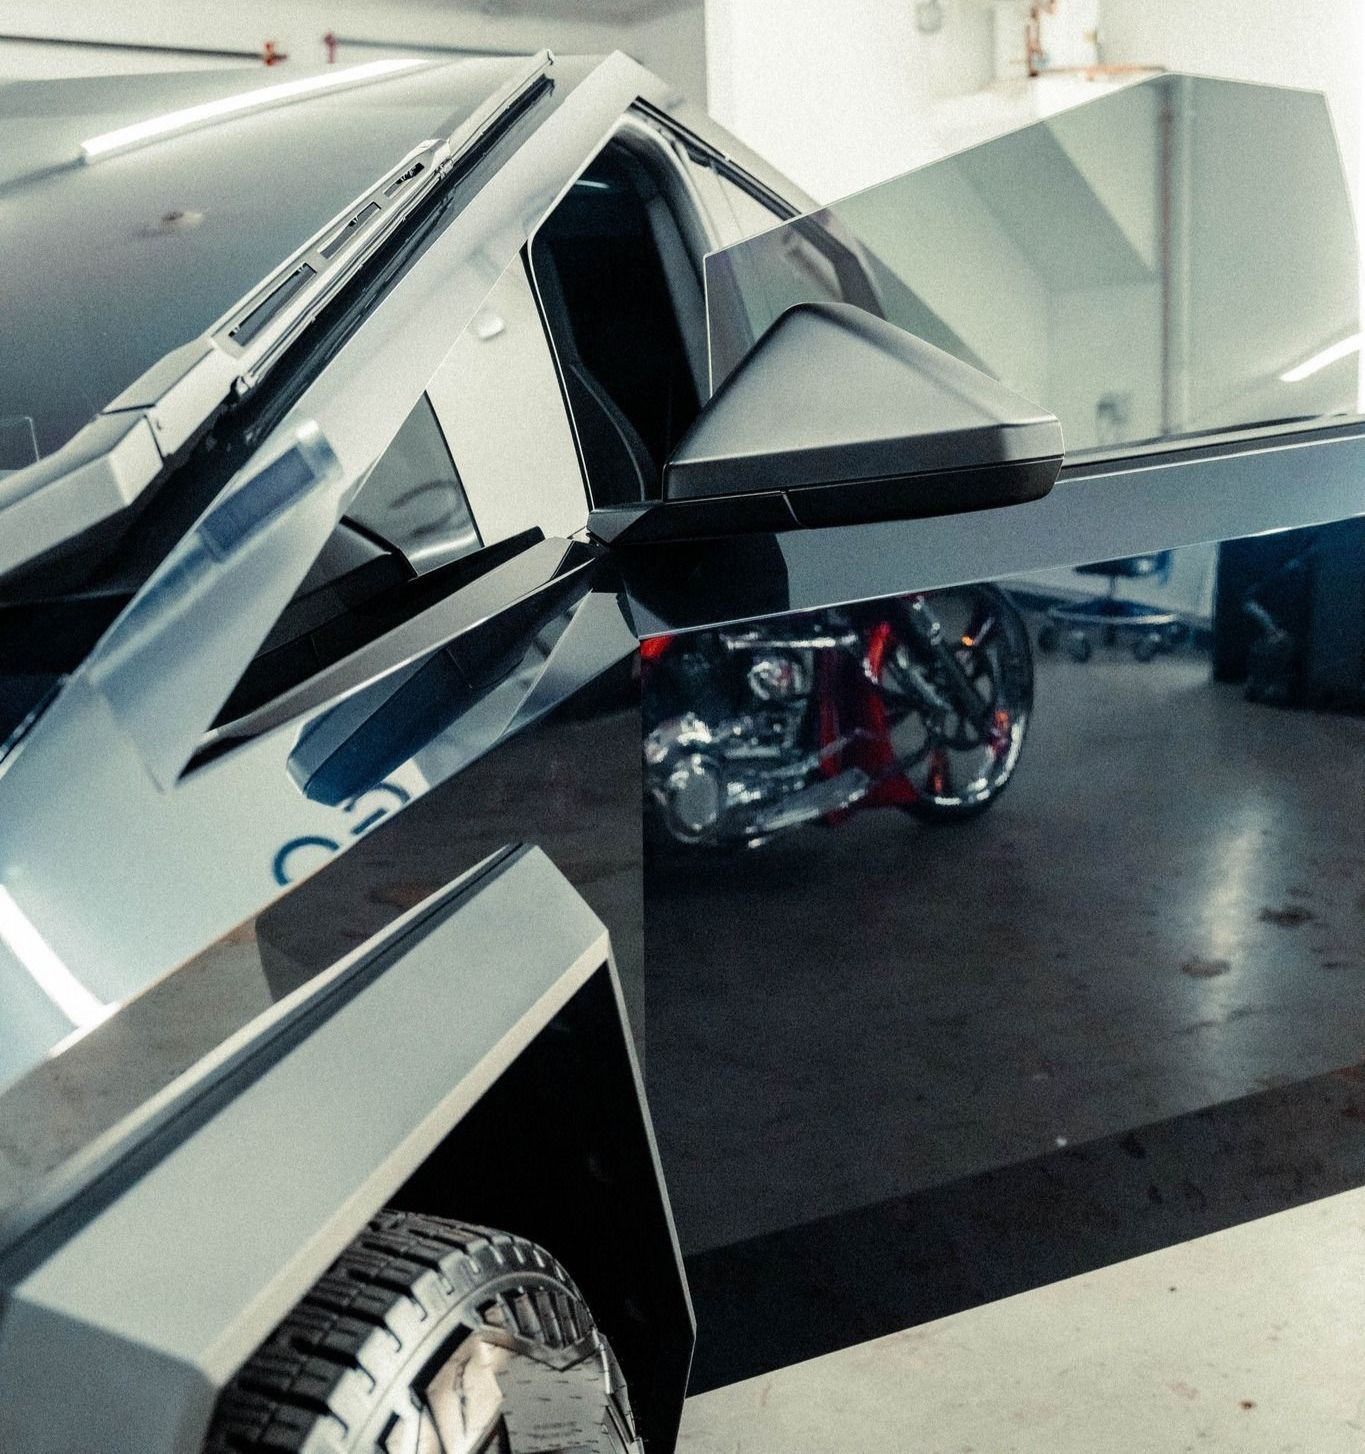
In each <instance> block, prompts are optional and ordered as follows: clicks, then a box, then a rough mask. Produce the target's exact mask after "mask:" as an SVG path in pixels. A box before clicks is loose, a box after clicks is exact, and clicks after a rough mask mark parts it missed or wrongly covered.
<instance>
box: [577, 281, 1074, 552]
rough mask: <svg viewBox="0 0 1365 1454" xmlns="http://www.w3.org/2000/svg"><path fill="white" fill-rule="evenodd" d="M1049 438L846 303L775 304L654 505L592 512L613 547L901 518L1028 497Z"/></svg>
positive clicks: (971, 372)
mask: <svg viewBox="0 0 1365 1454" xmlns="http://www.w3.org/2000/svg"><path fill="white" fill-rule="evenodd" d="M1061 465H1062V427H1061V425H1060V424H1059V423H1058V421H1057V419H1056V417H1055V416H1054V415H1052V414H1049V413H1047V412H1046V410H1043V409H1039V408H1038V407H1037V406H1036V405H1034V404H1030V403H1029V402H1028V401H1027V400H1025V399H1022V398H1020V397H1019V395H1018V394H1015V393H1014V392H1012V391H1011V390H1010V389H1007V388H1006V387H1005V386H1004V385H1003V384H1001V383H998V382H997V381H996V380H995V379H992V378H990V377H989V376H988V375H986V374H983V373H981V372H980V371H979V370H977V369H974V368H972V366H971V365H970V364H966V363H963V362H962V360H961V359H958V358H954V357H953V356H952V355H951V354H948V353H945V352H944V351H943V350H942V349H939V348H935V347H934V346H933V345H932V344H929V343H925V342H924V341H923V340H922V339H919V338H916V337H915V336H914V335H913V334H910V333H907V332H905V330H904V329H901V328H897V327H896V325H895V324H893V323H887V322H886V321H885V320H883V319H881V318H876V317H874V316H873V315H872V314H870V313H867V312H864V311H863V310H862V309H860V308H855V307H852V306H850V305H849V304H846V303H800V304H798V305H796V306H795V307H793V308H789V309H788V310H787V311H786V312H785V313H783V314H782V316H781V317H780V318H778V320H777V322H776V323H774V324H773V325H772V327H771V328H770V329H769V330H768V331H767V333H765V334H764V335H763V336H762V338H760V339H759V340H758V342H757V343H756V344H755V345H754V347H753V348H752V349H751V350H750V352H749V353H748V355H747V356H746V357H745V358H744V360H743V361H742V362H741V363H740V365H739V366H738V367H737V368H736V369H735V371H734V372H733V373H732V374H731V375H730V377H729V378H728V379H726V381H725V382H724V384H722V385H721V387H720V388H719V389H718V390H717V391H716V393H715V395H714V396H713V397H712V398H711V400H710V401H709V402H708V403H707V404H706V406H705V407H704V408H703V409H702V411H701V414H700V415H699V416H698V418H697V419H696V421H695V422H694V423H693V425H692V427H691V428H690V429H689V430H688V431H687V433H686V434H685V435H684V436H683V438H682V440H681V441H680V442H679V444H678V447H677V449H676V450H675V451H674V453H673V456H672V458H671V459H670V460H669V461H668V463H667V464H666V465H665V466H664V472H663V490H662V498H661V499H659V500H655V501H643V502H641V503H640V504H639V505H631V506H624V507H615V508H612V509H606V510H595V511H594V512H593V514H592V517H591V519H590V522H589V524H590V527H591V528H592V530H593V531H594V533H595V534H597V535H598V536H599V537H600V538H602V539H604V540H614V541H619V542H621V543H623V544H630V543H636V542H641V543H643V542H645V541H656V540H696V539H703V538H706V537H708V536H719V535H735V534H742V533H750V532H766V531H779V530H796V529H801V528H808V527H815V526H828V525H852V524H866V523H869V522H872V521H878V520H911V519H921V518H923V517H925V516H929V515H946V514H953V513H956V512H959V511H966V510H984V509H987V508H990V507H993V506H1000V505H1014V504H1020V503H1022V502H1024V501H1027V500H1036V499H1038V498H1040V497H1041V496H1043V495H1046V494H1047V492H1048V491H1049V490H1050V489H1051V488H1052V485H1053V482H1054V481H1055V480H1056V478H1057V473H1058V471H1059V470H1060V469H1061Z"/></svg>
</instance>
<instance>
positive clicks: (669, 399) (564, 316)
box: [530, 132, 713, 506]
mask: <svg viewBox="0 0 1365 1454" xmlns="http://www.w3.org/2000/svg"><path fill="white" fill-rule="evenodd" d="M711 245H713V244H711V243H710V241H709V239H707V238H706V237H705V235H704V234H703V232H702V229H701V222H700V218H699V216H698V213H697V211H696V209H695V208H694V207H692V206H691V205H689V204H688V202H687V200H686V198H685V196H684V195H683V184H682V181H681V178H680V177H679V176H678V175H677V174H676V173H675V172H674V171H673V170H672V168H671V167H670V166H669V165H668V164H667V162H666V161H665V159H664V158H663V157H661V156H660V155H659V153H658V145H657V143H655V144H653V145H652V146H651V144H650V143H649V141H647V140H645V139H644V138H639V137H636V136H634V135H632V134H630V133H628V132H627V133H623V134H622V135H620V136H618V137H617V138H616V139H615V140H613V141H612V142H611V143H610V144H609V145H608V146H607V147H606V148H605V149H604V150H603V151H602V152H601V153H600V155H599V156H598V157H597V158H596V159H595V160H594V161H593V162H592V164H591V165H590V166H589V167H588V169H587V171H585V172H584V173H583V175H582V176H581V177H579V179H578V180H577V181H576V182H575V183H574V185H573V186H572V187H571V188H570V189H569V191H568V193H567V194H566V195H565V197H564V199H563V200H562V201H561V202H560V204H559V205H558V206H557V207H556V208H555V210H554V211H553V212H552V213H551V214H550V216H549V217H548V218H547V219H546V221H545V222H544V223H543V224H542V226H541V228H540V230H539V232H537V234H536V236H535V238H534V240H533V242H532V245H531V252H530V258H531V271H532V275H533V277H534V280H535V284H536V289H537V292H538V293H539V297H540V303H541V307H542V309H543V310H544V313H545V317H546V321H547V324H548V326H549V330H550V334H551V337H552V338H553V340H554V345H555V349H556V352H557V355H558V359H559V367H560V372H561V376H562V378H563V380H564V387H565V390H566V393H567V395H568V399H569V404H570V408H571V410H572V413H573V418H574V423H575V426H576V428H577V431H578V440H579V448H580V450H581V452H582V456H583V463H584V467H585V472H586V474H587V478H588V482H589V491H590V493H591V495H592V499H593V502H594V504H595V505H597V506H606V505H628V504H632V503H635V502H637V501H641V500H649V499H654V498H657V496H658V493H659V487H660V477H661V473H662V470H663V466H664V463H665V461H666V460H667V459H668V457H669V455H670V454H671V453H672V452H673V449H674V448H675V446H676V445H677V443H678V441H679V440H680V439H681V438H682V436H683V434H684V432H685V431H686V430H687V428H688V426H689V425H690V424H691V423H692V421H693V420H694V419H695V418H696V417H697V414H698V412H699V410H700V408H701V404H702V402H703V401H704V400H705V398H706V397H707V395H708V393H709V392H710V390H709V382H708V381H709V370H708V361H707V335H706V298H705V290H704V286H703V281H702V258H703V256H704V255H705V252H706V250H707V249H708V247H709V246H711Z"/></svg>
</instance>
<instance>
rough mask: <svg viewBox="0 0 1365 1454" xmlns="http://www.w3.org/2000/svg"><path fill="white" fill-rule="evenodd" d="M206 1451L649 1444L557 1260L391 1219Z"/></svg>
mask: <svg viewBox="0 0 1365 1454" xmlns="http://www.w3.org/2000/svg"><path fill="white" fill-rule="evenodd" d="M424 1421H427V1424H428V1425H430V1424H432V1423H434V1424H435V1425H436V1427H438V1428H439V1430H440V1436H441V1440H442V1441H443V1442H439V1443H438V1442H435V1441H434V1440H433V1439H432V1429H431V1427H424ZM204 1448H205V1451H206V1454H244V1451H261V1454H264V1451H270V1454H417V1451H419V1450H421V1451H425V1450H427V1449H428V1448H433V1449H441V1450H444V1451H446V1454H532V1451H535V1454H539V1451H545V1450H557V1449H572V1450H574V1451H576V1454H577V1451H579V1450H580V1449H581V1450H582V1451H584V1454H587V1451H591V1454H638V1450H639V1445H638V1443H637V1441H636V1436H635V1429H634V1421H633V1418H632V1416H631V1411H630V1405H629V1401H628V1399H627V1396H626V1389H625V1384H624V1382H623V1380H622V1378H621V1375H620V1371H619V1369H618V1368H617V1365H616V1360H615V1358H614V1357H613V1355H612V1352H611V1349H610V1347H609V1346H608V1344H607V1342H606V1340H605V1339H604V1338H603V1337H602V1335H601V1333H600V1332H599V1331H598V1330H597V1328H596V1326H595V1324H594V1323H593V1321H592V1317H591V1315H590V1314H589V1312H588V1309H587V1306H586V1304H585V1303H584V1301H583V1299H582V1297H581V1296H580V1295H579V1293H578V1290H577V1289H576V1288H575V1287H574V1285H573V1283H572V1282H571V1281H570V1279H569V1277H568V1275H567V1273H565V1271H564V1269H563V1268H562V1267H561V1266H560V1265H559V1263H558V1262H556V1261H555V1260H554V1258H552V1257H551V1256H550V1255H549V1254H548V1253H547V1252H545V1251H543V1250H542V1249H541V1248H539V1247H537V1246H536V1245H535V1244H534V1243H532V1242H527V1241H525V1240H524V1239H522V1238H520V1237H513V1236H510V1235H508V1234H507V1233H505V1232H494V1231H489V1230H487V1229H485V1228H481V1227H470V1226H465V1225H463V1224H460V1223H456V1222H447V1221H443V1220H441V1219H439V1218H436V1217H425V1216H418V1215H415V1214H413V1213H408V1212H381V1213H380V1214H379V1215H378V1216H376V1217H375V1218H374V1219H373V1221H371V1222H370V1224H369V1226H368V1227H367V1228H366V1229H365V1231H364V1232H362V1233H361V1234H360V1236H359V1237H357V1238H356V1240H355V1241H354V1242H352V1243H351V1245H350V1246H349V1247H348V1248H347V1249H346V1250H345V1252H343V1253H342V1254H341V1256H340V1257H339V1258H338V1259H337V1260H336V1262H335V1263H333V1265H332V1266H331V1268H330V1269H329V1270H328V1271H327V1272H326V1273H325V1274H324V1275H323V1277H322V1278H321V1279H320V1280H319V1281H318V1283H317V1284H316V1285H315V1286H314V1288H313V1289H312V1291H311V1292H309V1293H308V1294H307V1296H306V1297H305V1298H304V1299H303V1301H302V1302H300V1303H299V1304H298V1306H297V1307H295V1308H294V1310H293V1311H292V1312H291V1313H290V1314H289V1316H288V1317H286V1318H285V1320H284V1321H283V1322H282V1323H281V1324H280V1325H279V1327H278V1328H276V1329H275V1331H274V1332H273V1333H272V1334H271V1335H270V1337H269V1338H268V1339H267V1340H266V1341H265V1343H264V1344H263V1345H262V1346H261V1347H260V1348H259V1349H258V1350H257V1351H256V1352H255V1353H254V1354H253V1355H252V1356H251V1358H250V1359H248V1361H247V1362H246V1364H245V1365H244V1366H243V1367H242V1369H241V1371H240V1372H239V1373H238V1374H237V1375H236V1376H235V1377H234V1378H233V1379H232V1381H231V1382H230V1383H229V1384H228V1385H227V1387H226V1388H224V1390H223V1392H222V1394H221V1395H220V1397H219V1399H218V1404H217V1407H216V1409H215V1411H214V1417H213V1423H212V1425H211V1427H210V1430H209V1434H208V1438H207V1440H206V1442H205V1445H204Z"/></svg>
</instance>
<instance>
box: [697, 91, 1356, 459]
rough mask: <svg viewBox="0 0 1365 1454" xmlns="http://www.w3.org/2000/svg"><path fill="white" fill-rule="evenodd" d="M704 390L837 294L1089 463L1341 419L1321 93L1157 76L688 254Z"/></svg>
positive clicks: (1349, 358)
mask: <svg viewBox="0 0 1365 1454" xmlns="http://www.w3.org/2000/svg"><path fill="white" fill-rule="evenodd" d="M706 284H707V309H708V317H709V325H710V336H711V368H712V386H713V388H715V387H718V386H719V384H720V383H721V382H722V381H723V380H724V379H725V378H726V377H727V376H728V374H729V373H730V371H731V370H732V369H733V368H734V366H735V364H736V363H737V362H738V361H739V360H740V359H741V358H742V357H743V356H744V354H745V352H747V350H748V349H749V348H750V346H751V345H752V343H753V341H754V340H755V339H756V338H757V337H758V336H759V334H761V333H762V332H763V330H764V329H766V328H767V327H768V326H769V325H770V324H771V323H772V322H774V321H775V320H776V318H777V317H778V315H779V314H780V313H782V312H783V311H784V310H785V309H786V308H788V307H790V306H791V305H792V304H794V303H799V302H808V301H813V300H820V299H824V300H831V299H832V300H840V301H844V302H849V303H855V304H857V305H858V306H860V307H863V308H866V309H868V310H870V311H872V312H875V313H878V314H880V315H881V316H883V317H886V318H888V319H890V320H891V321H892V322H895V323H897V324H900V325H901V326H902V327H904V328H907V329H908V330H909V331H910V332H912V333H915V334H917V335H919V336H920V337H921V338H924V339H927V340H928V341H929V342H931V343H934V344H936V345H938V346H939V347H940V348H944V349H946V350H948V351H949V352H951V353H954V354H956V355H957V356H958V357H960V358H963V359H965V360H967V361H968V362H969V363H971V364H974V365H975V366H976V367H978V368H981V369H984V370H985V371H986V372H988V373H991V374H993V375H995V376H996V377H997V378H999V379H1000V380H1001V381H1002V382H1004V383H1006V384H1008V385H1010V386H1011V387H1012V388H1014V389H1016V390H1017V391H1018V392H1019V393H1021V394H1023V395H1024V396H1025V397H1026V398H1029V399H1031V400H1033V401H1035V402H1037V403H1039V404H1042V405H1044V406H1046V407H1047V408H1049V409H1051V410H1052V411H1053V412H1054V413H1056V414H1057V415H1058V417H1059V418H1060V419H1061V421H1062V428H1063V433H1064V436H1065V439H1066V446H1067V453H1068V455H1069V456H1074V455H1075V454H1076V453H1077V452H1093V453H1095V454H1096V455H1098V456H1099V457H1105V456H1113V455H1117V454H1122V453H1131V452H1132V451H1133V450H1134V449H1135V448H1141V447H1150V446H1152V445H1162V444H1165V445H1169V446H1172V447H1175V446H1176V445H1177V444H1178V445H1180V446H1188V445H1190V444H1191V443H1197V442H1198V441H1199V440H1200V439H1201V438H1203V437H1204V436H1206V435H1212V434H1226V432H1227V431H1229V430H1235V429H1241V428H1253V429H1254V428H1261V427H1266V426H1268V425H1271V424H1277V425H1278V426H1279V427H1281V428H1283V427H1284V421H1287V420H1290V421H1308V422H1316V421H1318V420H1320V419H1322V418H1323V417H1324V416H1329V415H1334V414H1335V415H1340V414H1354V413H1355V412H1356V408H1357V368H1358V362H1359V353H1360V334H1359V303H1358V284H1357V264H1356V241H1355V232H1354V226H1353V219H1352V214H1351V207H1350V201H1349V196H1348V192H1347V188H1346V184H1345V179H1344V177H1343V174H1342V168H1341V162H1340V158H1339V155H1338V152H1337V147H1336V140H1335V137H1334V135H1333V132H1332V126H1331V122H1330V120H1329V117H1328V112H1327V106H1326V102H1325V101H1324V99H1323V98H1322V97H1321V96H1320V95H1318V94H1316V93H1313V92H1307V91H1288V90H1282V89H1279V88H1275V87H1268V86H1254V85H1245V84H1242V83H1238V82H1231V81H1216V80H1208V79H1203V78H1199V77H1193V76H1182V75H1162V76H1157V77H1153V78H1150V79H1148V80H1145V81H1142V82H1139V83H1136V84H1132V85H1128V86H1125V87H1123V88H1121V89H1118V90H1114V91H1111V92H1109V93H1108V94H1105V95H1102V96H1100V97H1099V98H1098V99H1096V100H1093V101H1091V102H1089V103H1088V104H1086V105H1083V106H1079V107H1076V108H1075V109H1073V110H1070V111H1066V112H1063V113H1061V114H1059V115H1057V116H1054V117H1051V118H1050V119H1048V120H1045V121H1039V122H1037V123H1035V124H1033V125H1031V126H1027V127H1025V128H1024V129H1022V130H1020V131H1016V132H1012V133H1010V134H1008V135H1006V136H1001V137H998V138H997V139H995V140H993V141H989V142H986V143H985V144H983V145H981V146H977V147H973V148H972V149H971V150H969V151H965V152H962V153H960V154H959V155H956V156H953V157H949V158H947V159H945V160H942V161H939V162H935V163H932V164H930V165H928V166H925V167H922V168H920V169H918V170H916V171H913V172H910V173H907V174H906V175H903V176H899V177H895V178H893V179H892V180H890V181H888V182H884V183H881V184H880V185H878V186H875V187H871V188H869V189H868V190H866V191H863V192H859V193H857V194H855V195H854V196H852V197H849V198H846V199H845V200H844V201H841V202H837V203H835V204H833V205H831V206H829V207H826V208H824V209H823V210H821V211H819V212H816V213H812V214H810V215H808V216H805V217H801V218H797V219H794V220H793V221H791V222H788V223H784V224H783V225H781V226H780V227H776V228H773V229H772V230H770V231H768V232H764V233H761V234H759V235H758V236H757V237H754V238H751V239H749V240H748V241H746V242H743V243H740V244H738V245H737V246H735V247H732V248H729V249H727V250H725V251H722V252H719V253H715V254H713V255H712V256H710V257H709V258H708V259H707V266H706Z"/></svg>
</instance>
